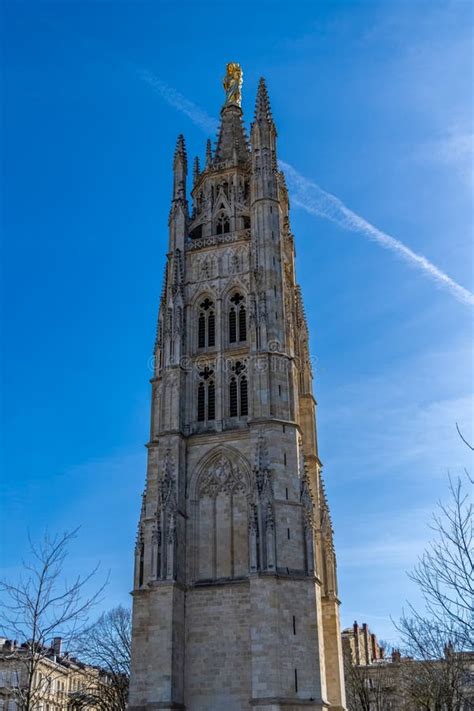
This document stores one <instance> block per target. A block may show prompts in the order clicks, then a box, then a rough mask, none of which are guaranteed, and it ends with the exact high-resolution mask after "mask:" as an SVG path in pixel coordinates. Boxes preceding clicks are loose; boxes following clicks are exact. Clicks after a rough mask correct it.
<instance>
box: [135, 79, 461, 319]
mask: <svg viewBox="0 0 474 711" xmlns="http://www.w3.org/2000/svg"><path fill="white" fill-rule="evenodd" d="M138 76H139V77H140V79H142V81H144V82H146V83H147V84H149V85H150V86H151V87H152V88H153V90H154V91H155V92H156V93H157V94H158V95H159V96H160V97H161V98H162V99H163V100H164V101H166V103H167V104H169V105H170V106H172V107H173V108H175V109H177V110H178V111H180V112H181V113H183V114H185V115H186V116H187V117H188V118H189V119H191V121H192V122H193V123H194V124H196V126H199V128H200V129H202V130H203V131H204V132H205V133H207V134H209V133H215V132H216V131H217V129H218V127H219V122H218V121H216V120H215V119H214V118H212V116H209V114H208V113H206V111H204V110H203V109H201V108H200V107H199V106H197V105H196V104H194V103H193V102H192V101H190V100H189V99H187V98H186V97H185V96H183V95H182V94H180V93H179V92H178V91H176V89H173V88H172V87H170V86H169V85H168V84H166V82H164V81H163V80H162V79H160V78H159V77H157V76H156V75H154V74H152V73H151V72H150V71H148V70H147V69H139V70H138ZM278 164H279V166H280V168H281V169H282V170H283V171H284V172H285V175H286V178H287V182H288V187H289V190H290V194H291V200H292V202H293V204H294V205H297V207H300V208H301V209H303V210H306V212H309V213H310V214H311V215H317V216H318V217H324V218H326V219H327V220H330V221H331V222H334V223H336V224H337V225H339V226H340V227H342V228H343V229H345V230H348V231H349V232H356V233H358V234H361V235H364V237H367V238H368V239H371V240H373V241H374V242H377V243H378V244H379V245H380V246H381V247H384V248H385V249H389V250H391V251H392V252H394V253H395V254H397V255H398V256H399V257H401V258H402V259H404V260H405V261H406V262H407V263H408V264H410V265H411V266H412V267H416V268H418V269H420V271H422V272H423V273H424V274H425V275H426V276H429V277H431V279H433V280H434V281H435V282H436V283H437V284H438V286H441V287H443V288H444V289H446V290H447V291H449V292H450V293H451V295H452V296H454V297H455V298H456V299H457V300H458V301H461V302H462V303H464V304H469V305H471V306H473V305H474V294H472V293H471V292H470V291H469V290H468V289H465V288H464V287H463V286H461V285H460V284H458V283H457V282H455V281H454V279H451V277H449V276H448V275H447V274H445V273H444V272H442V271H441V269H438V267H436V266H435V265H434V264H432V263H431V262H430V261H429V259H426V257H424V256H423V255H422V254H417V253H416V252H413V250H411V249H410V248H409V247H406V246H405V245H404V244H403V242H400V240H398V239H395V237H392V236H391V235H388V234H387V233H386V232H382V230H379V229H378V228H377V227H374V225H371V224H370V222H367V220H364V218H363V217H361V216H360V215H357V213H355V212H353V211H352V210H350V209H349V208H348V207H346V206H345V205H344V203H343V202H342V200H339V198H337V197H336V196H335V195H331V193H327V192H326V191H325V190H323V189H322V188H320V187H319V185H317V184H316V183H314V182H312V181H311V180H308V178H305V177H304V176H303V175H301V174H300V173H298V171H297V170H295V168H293V166H292V165H290V164H289V163H286V162H285V161H282V160H279V161H278Z"/></svg>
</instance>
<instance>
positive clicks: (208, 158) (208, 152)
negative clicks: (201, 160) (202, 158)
mask: <svg viewBox="0 0 474 711" xmlns="http://www.w3.org/2000/svg"><path fill="white" fill-rule="evenodd" d="M211 163H212V146H211V139H210V138H208V139H207V143H206V168H209V166H210V165H211Z"/></svg>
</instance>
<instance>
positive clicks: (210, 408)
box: [197, 365, 216, 422]
mask: <svg viewBox="0 0 474 711" xmlns="http://www.w3.org/2000/svg"><path fill="white" fill-rule="evenodd" d="M213 374H214V371H213V370H212V368H209V367H208V366H207V365H206V367H205V368H204V370H203V371H202V372H201V373H199V375H200V377H201V381H200V383H199V385H198V393H197V419H198V422H206V421H207V422H209V421H212V420H215V419H216V387H215V383H214V380H213V378H212V377H211V376H212V375H213Z"/></svg>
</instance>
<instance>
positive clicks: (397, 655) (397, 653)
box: [392, 649, 402, 662]
mask: <svg viewBox="0 0 474 711" xmlns="http://www.w3.org/2000/svg"><path fill="white" fill-rule="evenodd" d="M401 658H402V655H401V654H400V650H399V649H394V650H393V652H392V662H400V661H401Z"/></svg>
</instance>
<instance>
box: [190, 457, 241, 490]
mask: <svg viewBox="0 0 474 711" xmlns="http://www.w3.org/2000/svg"><path fill="white" fill-rule="evenodd" d="M245 490H246V485H245V478H244V476H243V474H242V473H241V472H240V471H238V469H236V468H234V467H233V466H232V464H231V463H230V461H229V460H228V459H227V458H226V457H224V456H223V455H221V456H220V457H219V458H218V459H217V460H216V461H215V462H213V463H212V465H211V466H210V468H209V469H208V470H207V471H206V472H205V473H204V474H203V475H202V476H201V480H200V485H199V496H210V497H211V498H214V497H216V496H217V495H218V494H220V493H222V492H224V493H226V494H236V493H238V492H245Z"/></svg>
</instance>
